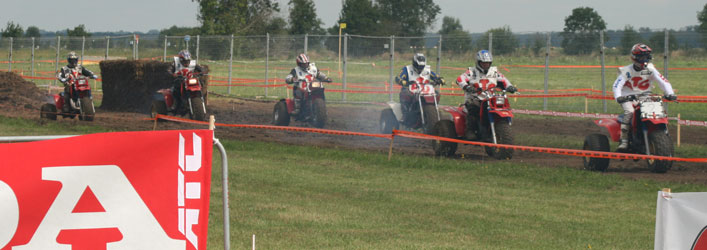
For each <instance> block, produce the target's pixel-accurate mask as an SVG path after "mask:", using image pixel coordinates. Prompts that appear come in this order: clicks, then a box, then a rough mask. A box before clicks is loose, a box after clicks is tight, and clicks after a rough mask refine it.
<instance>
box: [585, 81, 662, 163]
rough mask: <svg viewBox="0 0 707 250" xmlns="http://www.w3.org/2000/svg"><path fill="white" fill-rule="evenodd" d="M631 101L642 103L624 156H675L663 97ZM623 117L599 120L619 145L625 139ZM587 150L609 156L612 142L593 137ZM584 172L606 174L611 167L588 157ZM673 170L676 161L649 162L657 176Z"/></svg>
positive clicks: (587, 142) (639, 97) (587, 140)
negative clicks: (622, 134)
mask: <svg viewBox="0 0 707 250" xmlns="http://www.w3.org/2000/svg"><path fill="white" fill-rule="evenodd" d="M629 98H630V100H632V101H633V100H636V101H638V104H637V105H635V106H634V108H635V111H634V113H633V119H631V127H630V129H629V136H628V149H627V150H626V151H625V152H622V153H635V154H646V155H659V156H673V142H672V140H671V139H670V135H669V134H668V126H667V125H668V115H667V113H666V112H665V109H664V108H663V100H662V97H661V96H659V95H653V94H651V93H650V92H649V93H645V94H640V95H632V96H629ZM621 120H623V115H619V117H618V119H601V120H596V121H594V123H596V124H597V125H599V126H602V127H605V128H606V129H607V130H608V131H609V135H611V140H613V141H615V142H618V141H619V140H620V136H621V123H620V121H621ZM583 149H585V150H593V151H604V152H609V151H611V148H610V146H609V139H608V137H607V136H606V135H604V134H590V135H588V136H587V137H585V139H584V147H583ZM583 160H584V168H585V169H587V170H593V171H605V170H606V169H607V168H608V167H609V159H607V158H592V157H584V158H583ZM672 166H673V162H672V161H659V160H648V167H649V168H650V169H651V171H653V172H656V173H665V172H667V171H668V170H669V169H670V168H671V167H672Z"/></svg>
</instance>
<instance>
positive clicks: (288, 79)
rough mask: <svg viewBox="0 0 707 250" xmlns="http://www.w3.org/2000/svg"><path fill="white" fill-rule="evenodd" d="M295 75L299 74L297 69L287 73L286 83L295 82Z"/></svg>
mask: <svg viewBox="0 0 707 250" xmlns="http://www.w3.org/2000/svg"><path fill="white" fill-rule="evenodd" d="M295 76H297V71H296V70H295V69H292V71H290V74H289V75H287V77H285V83H287V84H292V83H294V82H295V81H294V80H295Z"/></svg>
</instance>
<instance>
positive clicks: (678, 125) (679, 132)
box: [678, 113, 680, 147]
mask: <svg viewBox="0 0 707 250" xmlns="http://www.w3.org/2000/svg"><path fill="white" fill-rule="evenodd" d="M678 147H680V113H678Z"/></svg>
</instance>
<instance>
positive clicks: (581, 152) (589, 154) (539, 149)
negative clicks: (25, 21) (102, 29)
mask: <svg viewBox="0 0 707 250" xmlns="http://www.w3.org/2000/svg"><path fill="white" fill-rule="evenodd" d="M155 119H163V120H170V121H175V122H183V123H191V124H201V125H208V124H209V123H208V122H204V121H194V120H188V119H184V118H178V117H173V116H166V115H159V114H158V115H157V116H156V117H155V118H154V119H153V120H155ZM214 125H216V126H222V127H237V128H260V129H270V130H285V131H294V132H307V133H320V134H331V135H352V136H367V137H377V138H386V139H391V140H392V139H393V138H394V137H395V136H402V137H408V138H414V139H423V140H442V141H448V142H456V143H462V144H470V145H477V146H486V147H499V148H507V149H513V150H522V151H530V152H539V153H549V154H558V155H569V156H580V157H593V158H609V159H624V160H627V159H628V160H631V159H653V160H663V161H682V162H702V163H707V158H680V157H667V156H653V155H641V154H625V153H613V152H601V151H590V150H577V149H561V148H546V147H534V146H518V145H506V144H493V143H488V142H474V141H466V140H459V139H451V138H446V137H439V136H432V135H426V134H420V133H415V132H409V131H402V130H393V133H392V134H371V133H360V132H350V131H341V130H331V129H314V128H299V127H285V126H272V125H246V124H225V123H215V124H214Z"/></svg>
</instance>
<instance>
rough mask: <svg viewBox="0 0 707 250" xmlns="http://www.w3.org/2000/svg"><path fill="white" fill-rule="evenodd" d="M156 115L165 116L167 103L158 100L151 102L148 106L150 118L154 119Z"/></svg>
mask: <svg viewBox="0 0 707 250" xmlns="http://www.w3.org/2000/svg"><path fill="white" fill-rule="evenodd" d="M157 115H167V103H165V102H164V101H160V100H153V101H152V105H151V106H150V117H151V118H155V117H157Z"/></svg>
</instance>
